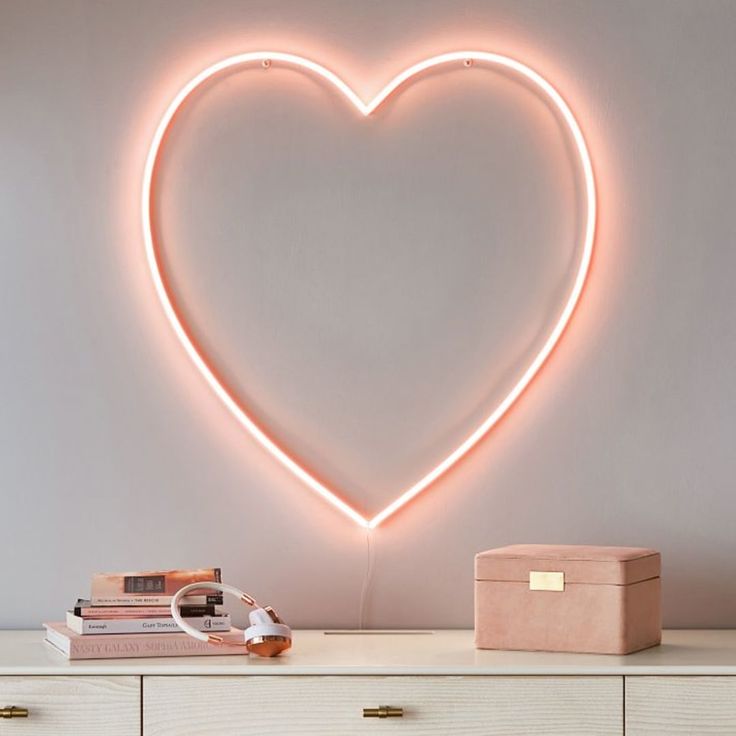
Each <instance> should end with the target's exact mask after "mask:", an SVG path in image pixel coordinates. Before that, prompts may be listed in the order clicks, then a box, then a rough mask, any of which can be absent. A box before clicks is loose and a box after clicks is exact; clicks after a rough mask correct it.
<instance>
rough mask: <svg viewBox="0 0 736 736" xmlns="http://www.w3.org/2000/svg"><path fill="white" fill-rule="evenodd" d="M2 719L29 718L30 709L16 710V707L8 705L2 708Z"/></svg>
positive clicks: (0, 714)
mask: <svg viewBox="0 0 736 736" xmlns="http://www.w3.org/2000/svg"><path fill="white" fill-rule="evenodd" d="M0 718H28V708H16V707H15V706H14V705H6V706H5V707H4V708H0Z"/></svg>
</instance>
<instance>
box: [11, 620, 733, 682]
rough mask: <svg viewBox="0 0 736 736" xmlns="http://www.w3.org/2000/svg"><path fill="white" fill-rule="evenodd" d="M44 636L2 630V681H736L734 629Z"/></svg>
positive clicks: (28, 632) (41, 634)
mask: <svg viewBox="0 0 736 736" xmlns="http://www.w3.org/2000/svg"><path fill="white" fill-rule="evenodd" d="M43 638H44V634H43V632H42V631H0V675H115V674H118V675H131V674H133V675H736V630H721V631H717V630H672V631H665V632H664V635H663V640H662V646H660V647H654V648H652V649H647V650H645V651H643V652H638V653H636V654H630V655H628V656H616V655H599V654H555V653H548V652H507V651H491V650H477V649H475V648H474V646H473V632H472V631H467V630H453V631H450V630H446V631H421V632H344V631H340V632H329V631H328V632H325V631H295V632H294V646H293V648H292V649H291V650H290V651H289V652H288V653H287V654H286V655H285V656H282V657H279V658H277V659H260V658H257V657H248V656H244V655H229V656H222V657H221V656H206V657H169V658H150V659H106V660H102V659H98V660H77V661H71V662H70V661H68V660H66V659H65V658H64V657H63V656H62V655H61V654H59V653H58V652H57V651H55V650H54V649H53V648H52V647H51V646H49V645H48V644H45V643H44V642H43Z"/></svg>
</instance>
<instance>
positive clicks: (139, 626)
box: [66, 611, 230, 635]
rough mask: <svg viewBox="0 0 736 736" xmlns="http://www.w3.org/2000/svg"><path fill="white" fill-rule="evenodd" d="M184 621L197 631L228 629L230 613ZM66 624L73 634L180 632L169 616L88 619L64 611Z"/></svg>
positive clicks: (72, 612)
mask: <svg viewBox="0 0 736 736" xmlns="http://www.w3.org/2000/svg"><path fill="white" fill-rule="evenodd" d="M186 622H187V623H188V624H190V625H191V626H193V627H194V628H195V629H197V630H198V631H230V614H229V613H223V614H221V615H218V616H196V617H194V618H187V619H186ZM66 625H67V628H68V629H71V630H72V631H73V632H74V633H75V634H81V635H89V634H166V633H173V634H181V633H182V630H181V629H180V628H179V625H178V624H177V623H176V621H174V619H173V618H171V617H170V616H168V617H166V618H139V619H135V618H121V619H90V618H83V617H82V616H75V615H74V611H67V612H66Z"/></svg>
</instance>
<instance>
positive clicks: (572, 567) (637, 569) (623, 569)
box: [475, 544, 661, 585]
mask: <svg viewBox="0 0 736 736" xmlns="http://www.w3.org/2000/svg"><path fill="white" fill-rule="evenodd" d="M660 569H661V558H660V555H659V552H657V551H656V550H653V549H648V548H646V547H596V546H586V545H576V544H512V545H510V546H508V547H499V548H498V549H490V550H488V551H487V552H480V553H478V554H477V555H476V556H475V579H476V580H495V581H508V582H529V572H530V571H532V570H534V571H540V572H563V573H564V574H565V583H590V584H599V585H600V584H604V585H630V584H631V583H636V582H639V581H641V580H649V579H650V578H656V577H659V574H660Z"/></svg>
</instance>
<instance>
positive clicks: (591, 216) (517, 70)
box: [141, 51, 597, 529]
mask: <svg viewBox="0 0 736 736" xmlns="http://www.w3.org/2000/svg"><path fill="white" fill-rule="evenodd" d="M475 63H480V64H487V65H490V66H491V67H497V68H501V69H505V70H507V71H510V72H512V73H514V74H516V75H518V76H520V77H521V78H522V79H525V80H526V81H527V82H529V83H531V85H532V86H533V87H534V88H535V89H536V90H537V91H538V92H540V93H541V94H542V96H543V97H544V98H545V99H546V100H547V101H548V102H550V103H551V104H552V105H553V107H554V109H555V110H556V111H557V112H558V113H559V115H560V117H561V118H562V120H563V122H564V124H565V127H566V129H567V131H568V132H569V133H570V136H571V139H572V142H573V145H574V148H575V152H576V154H577V163H578V165H579V166H580V171H581V173H582V177H583V181H584V191H585V202H586V205H585V220H584V230H583V242H582V249H581V254H580V258H579V262H578V265H577V272H576V275H575V279H574V282H573V285H572V288H571V289H570V291H569V293H568V295H567V297H566V301H565V304H564V307H563V308H562V311H561V312H560V314H559V316H558V318H557V320H556V322H555V324H554V327H553V328H552V330H551V332H550V333H549V334H548V335H547V337H546V339H545V341H544V344H543V345H542V347H541V349H540V350H539V352H538V353H537V354H536V356H535V357H534V359H533V360H532V361H531V363H530V364H529V365H528V366H527V367H526V369H525V370H524V372H523V373H522V375H521V376H520V378H519V379H518V380H517V381H516V383H515V384H514V386H513V388H512V389H511V390H510V391H509V393H508V394H507V395H506V396H505V397H504V399H503V400H502V401H501V402H500V403H499V404H498V405H497V406H496V407H495V408H494V410H493V411H492V412H491V413H490V414H489V415H488V416H487V417H486V418H485V419H484V420H483V421H482V422H481V424H480V425H479V426H478V427H477V428H476V429H475V430H474V431H473V432H472V433H471V434H470V435H469V436H468V437H466V438H465V439H464V440H463V442H462V443H461V444H460V445H459V446H458V447H456V448H455V449H454V450H453V451H452V452H451V453H450V454H449V455H447V456H446V457H445V458H444V459H443V460H442V461H441V462H440V463H439V464H438V465H436V466H435V467H434V468H432V469H431V470H430V471H429V472H428V473H426V475H424V476H423V477H422V478H420V480H418V481H417V482H416V483H414V484H413V485H412V486H411V487H409V488H407V489H405V490H403V491H402V492H401V493H400V494H399V495H398V496H397V498H396V499H394V501H392V502H391V503H390V504H388V506H386V507H385V508H384V509H383V510H381V511H380V512H379V513H377V514H376V515H375V516H373V517H372V518H366V517H364V516H362V515H361V514H359V513H358V512H357V511H356V510H355V509H354V508H353V507H352V506H351V505H350V504H348V503H347V502H346V501H345V500H344V499H343V498H341V497H340V495H339V494H338V493H337V492H336V491H335V490H333V489H331V488H329V487H328V486H327V485H325V484H324V483H322V482H320V481H319V480H318V479H317V478H316V477H315V476H314V475H313V474H312V473H310V472H308V471H307V470H306V469H304V468H303V467H302V466H301V465H300V464H299V463H297V462H296V461H295V460H294V459H293V458H292V457H291V456H290V455H289V453H288V452H287V451H286V450H285V449H284V448H282V447H280V446H279V445H278V444H277V443H276V442H275V441H274V440H273V438H271V437H270V436H269V435H268V434H267V433H266V432H265V431H264V430H263V429H262V428H261V427H260V426H259V425H258V424H257V423H256V422H255V421H254V420H253V418H252V417H251V416H250V415H249V414H248V412H247V411H246V410H245V409H244V408H243V407H242V406H241V405H240V403H239V402H238V401H237V399H236V398H235V396H234V394H233V393H232V392H231V391H230V390H229V389H228V387H227V386H226V385H225V382H224V381H223V380H222V379H221V377H220V376H218V374H217V371H216V370H215V368H214V366H212V365H211V364H210V362H209V361H208V359H207V357H206V355H205V354H204V352H203V351H202V350H201V348H200V347H199V346H198V345H197V343H196V341H195V339H194V336H193V334H192V331H191V330H190V329H189V327H188V326H187V324H186V321H185V320H184V318H183V315H182V314H181V312H180V311H179V310H178V309H177V308H176V306H175V304H174V301H173V299H172V297H171V294H170V291H169V288H168V286H167V282H166V278H165V276H164V273H163V269H162V264H161V257H160V252H159V247H158V244H157V242H156V238H155V235H154V227H153V221H152V217H153V200H154V194H155V192H154V179H155V174H156V169H157V165H158V161H159V154H160V151H161V146H162V143H163V140H164V138H165V136H166V133H167V131H168V130H169V128H170V126H171V124H172V121H173V119H174V116H175V115H176V112H177V110H179V109H180V108H181V106H182V105H183V104H184V102H185V101H186V100H187V98H189V96H190V95H191V94H192V93H193V92H194V91H195V90H196V89H197V88H198V87H200V85H202V84H203V83H205V82H206V81H207V80H210V79H212V78H213V77H215V76H216V75H218V74H220V73H222V72H224V71H225V70H231V69H233V68H236V67H245V66H248V65H252V66H256V65H258V66H263V67H265V68H268V67H270V66H271V65H273V64H282V65H285V66H289V67H295V68H298V69H301V70H303V71H307V72H309V73H312V74H314V75H316V76H318V77H320V78H322V79H323V80H325V81H326V82H328V83H330V84H331V85H333V87H334V88H335V89H337V90H338V91H339V92H340V93H341V94H342V95H343V96H344V97H345V99H346V100H347V101H348V102H350V103H351V104H352V106H353V107H354V108H355V109H356V110H357V111H358V112H359V113H360V114H361V115H363V116H369V115H370V114H371V113H373V112H374V111H375V110H376V109H377V108H378V107H379V106H381V105H382V104H383V103H384V102H385V101H386V100H387V99H388V98H389V97H390V96H391V95H392V94H393V93H394V92H395V91H396V90H397V89H398V88H399V87H401V86H402V85H406V84H407V83H409V82H410V81H414V80H416V79H417V78H418V76H419V75H421V73H422V72H425V71H428V70H431V69H434V68H437V67H440V66H452V65H459V66H461V67H462V66H471V65H473V64H475ZM596 213H597V203H596V186H595V178H594V174H593V167H592V163H591V159H590V154H589V152H588V148H587V145H586V142H585V139H584V137H583V134H582V132H581V130H580V126H579V125H578V123H577V120H576V119H575V117H574V115H573V114H572V112H571V110H570V108H569V106H568V105H567V103H566V102H565V100H564V99H563V98H562V96H561V95H560V94H559V92H558V91H557V90H556V89H555V88H554V87H553V86H552V85H551V84H550V83H549V82H548V81H547V80H546V79H544V78H543V77H542V76H541V75H539V74H538V73H537V72H535V71H534V70H533V69H531V68H529V67H528V66H526V65H524V64H522V63H520V62H518V61H516V60H514V59H512V58H510V57H508V56H504V55H500V54H493V53H489V52H484V51H457V52H452V53H447V54H440V55H438V56H432V57H430V58H427V59H425V60H423V61H420V62H418V63H417V64H414V65H413V66H410V67H409V68H407V69H405V70H404V71H403V72H401V73H400V74H398V75H397V76H395V77H394V78H393V79H392V80H391V81H390V82H389V83H388V84H387V85H386V86H385V87H384V88H383V89H382V90H381V91H380V92H379V93H378V94H377V95H376V96H375V97H373V98H372V99H371V100H369V101H367V102H365V101H363V100H362V99H361V98H360V97H359V96H358V95H357V94H356V93H355V92H354V90H353V89H352V88H351V87H350V86H348V85H347V84H346V83H345V82H344V81H343V80H342V79H341V78H340V77H338V76H337V75H336V74H335V73H333V72H331V71H330V70H328V69H326V68H325V67H323V66H321V65H320V64H317V63H316V62H314V61H311V60H309V59H307V58H304V57H301V56H297V55H294V54H288V53H282V52H276V51H257V52H251V53H245V54H238V55H235V56H230V57H228V58H226V59H223V60H222V61H220V62H218V63H216V64H213V65H212V66H209V67H208V68H206V69H204V70H203V71H202V72H200V73H199V74H197V75H196V76H195V77H194V78H192V79H191V80H190V81H189V82H188V83H187V84H186V85H185V86H184V87H183V88H182V89H181V90H180V91H179V93H178V94H177V95H176V96H175V97H174V99H173V100H172V102H171V103H170V104H169V106H168V107H167V109H166V111H165V113H164V115H163V117H162V118H161V121H160V122H159V124H158V127H157V128H156V132H155V134H154V137H153V140H152V142H151V145H150V148H149V150H148V155H147V158H146V163H145V167H144V172H143V187H142V194H141V217H142V225H143V236H144V242H145V251H146V258H147V261H148V266H149V269H150V273H151V277H152V279H153V283H154V286H155V289H156V293H157V295H158V298H159V301H160V303H161V306H162V308H163V310H164V314H165V315H166V317H167V319H168V321H169V323H170V325H171V327H172V329H173V331H174V333H175V335H176V337H177V338H178V340H179V342H180V343H181V345H182V347H183V348H184V350H185V352H186V353H187V355H188V356H189V358H190V360H191V361H192V362H193V364H194V365H195V367H196V368H197V370H198V371H199V373H200V374H201V375H202V377H203V378H204V379H205V381H206V382H207V384H208V385H209V387H210V388H211V389H212V391H214V393H215V394H216V395H217V397H218V398H219V399H220V401H221V402H222V403H223V404H224V405H225V407H226V408H227V409H228V411H229V412H230V413H231V414H232V415H233V417H234V418H235V419H236V420H237V422H238V423H239V424H240V425H241V426H242V427H243V428H244V429H245V430H247V431H248V433H249V434H250V435H251V436H252V437H253V438H254V439H255V440H256V441H257V442H258V443H259V444H260V445H261V446H262V447H263V448H264V449H265V450H267V451H268V452H269V453H270V454H271V455H272V456H273V457H274V458H275V459H276V460H277V461H278V462H279V463H281V464H282V465H283V466H284V467H286V468H287V469H288V470H289V471H290V472H291V473H293V475H295V476H296V477H297V478H298V479H299V480H300V481H302V483H304V484H305V485H306V486H307V487H308V488H310V489H311V490H312V491H314V492H315V493H316V494H318V495H319V496H321V497H322V498H323V499H325V500H326V501H327V502H329V503H330V504H332V506H334V507H335V508H336V509H337V510H339V511H341V512H342V513H343V514H344V515H345V516H346V517H348V518H350V519H352V521H354V522H355V523H356V524H358V525H359V526H361V527H365V528H369V529H371V528H375V527H377V526H378V525H379V524H381V523H382V522H383V521H385V520H386V519H387V518H389V517H390V516H392V515H393V514H395V513H396V512H397V511H398V510H399V509H401V508H403V507H404V506H406V505H407V504H408V503H409V502H410V501H411V500H412V499H414V498H416V497H417V496H418V495H419V494H420V493H422V492H423V491H424V490H426V489H427V488H428V487H429V486H430V485H431V484H432V483H434V481H436V480H437V479H438V478H440V477H441V476H442V475H444V474H445V473H446V472H447V471H448V470H450V469H451V468H452V467H453V466H454V465H455V464H456V463H457V462H458V461H459V460H460V459H462V458H463V457H464V456H465V455H467V453H468V452H469V451H470V450H471V449H472V448H473V447H474V446H475V445H476V444H477V443H478V442H479V441H480V440H481V439H482V438H483V437H485V435H487V434H488V432H490V430H491V429H492V428H493V427H494V426H495V425H496V424H497V423H498V422H499V421H500V419H501V418H502V417H503V416H504V415H505V414H506V413H507V412H508V411H509V409H510V408H511V407H512V406H513V405H514V403H515V402H516V401H517V399H518V398H519V397H520V396H521V394H522V393H523V392H524V390H525V389H526V388H527V386H528V385H529V384H530V383H531V382H532V380H533V379H534V377H535V376H536V375H537V374H538V373H539V371H540V369H541V367H542V366H543V365H544V363H545V361H546V360H547V358H548V357H549V356H550V354H551V353H552V351H553V350H554V349H555V347H556V346H557V344H558V343H559V341H560V338H561V337H562V334H563V332H564V331H565V328H566V327H567V325H568V323H569V322H570V319H571V317H572V314H573V312H574V311H575V308H576V307H577V305H578V302H579V300H580V295H581V293H582V290H583V286H584V285H585V282H586V279H587V276H588V272H589V268H590V262H591V258H592V254H593V245H594V239H595V228H596Z"/></svg>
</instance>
